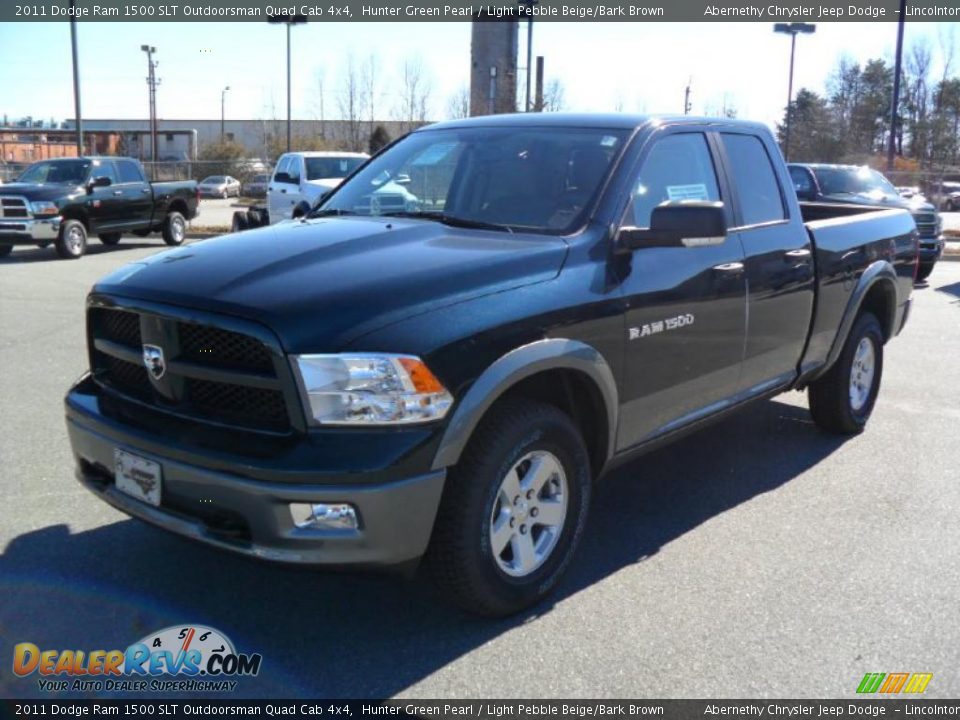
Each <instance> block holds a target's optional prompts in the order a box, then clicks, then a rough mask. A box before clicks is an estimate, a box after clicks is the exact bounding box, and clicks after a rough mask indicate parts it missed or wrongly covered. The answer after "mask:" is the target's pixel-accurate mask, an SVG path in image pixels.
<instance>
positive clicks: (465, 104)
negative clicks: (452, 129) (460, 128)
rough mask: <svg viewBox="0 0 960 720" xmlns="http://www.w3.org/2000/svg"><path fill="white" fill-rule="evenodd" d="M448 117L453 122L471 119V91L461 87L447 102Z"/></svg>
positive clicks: (463, 86)
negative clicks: (466, 118)
mask: <svg viewBox="0 0 960 720" xmlns="http://www.w3.org/2000/svg"><path fill="white" fill-rule="evenodd" d="M447 117H449V118H450V119H451V120H459V119H460V118H465V117H470V90H469V89H467V86H466V85H461V86H460V87H459V88H457V91H456V92H455V93H454V94H453V95H451V96H450V99H449V100H447Z"/></svg>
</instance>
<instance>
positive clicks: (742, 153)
mask: <svg viewBox="0 0 960 720" xmlns="http://www.w3.org/2000/svg"><path fill="white" fill-rule="evenodd" d="M720 137H721V139H722V141H723V147H724V149H725V150H726V155H727V163H728V165H729V166H730V174H731V181H732V182H733V186H734V188H735V189H736V195H737V198H738V199H739V201H740V214H741V218H740V224H741V225H743V226H750V225H762V224H764V223H770V222H778V221H780V220H785V219H786V217H787V211H786V207H785V206H784V202H783V191H782V190H781V188H780V181H779V180H778V179H777V174H776V172H775V171H774V169H773V163H772V162H771V160H770V155H769V154H767V149H766V148H765V147H764V146H763V142H761V140H760V138H758V137H756V136H755V135H740V134H734V133H721V135H720Z"/></svg>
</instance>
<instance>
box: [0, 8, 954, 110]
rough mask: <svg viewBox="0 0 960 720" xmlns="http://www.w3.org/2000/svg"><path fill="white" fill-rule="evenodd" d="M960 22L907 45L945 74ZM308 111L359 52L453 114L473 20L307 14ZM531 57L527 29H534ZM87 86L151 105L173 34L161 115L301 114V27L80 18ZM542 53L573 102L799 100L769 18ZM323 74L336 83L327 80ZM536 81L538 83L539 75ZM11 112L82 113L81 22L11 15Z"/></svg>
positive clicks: (702, 106)
mask: <svg viewBox="0 0 960 720" xmlns="http://www.w3.org/2000/svg"><path fill="white" fill-rule="evenodd" d="M953 25H954V24H953V23H908V24H907V26H906V41H905V45H906V46H907V47H908V48H909V46H910V45H911V43H912V42H914V41H916V40H918V39H920V38H927V40H928V41H929V42H930V44H931V46H932V48H933V50H934V60H935V64H934V73H935V74H936V73H939V68H940V65H941V58H940V40H939V38H940V37H941V36H944V37H946V36H948V35H949V33H951V32H954V30H953ZM896 27H897V26H896V24H895V23H891V22H875V23H849V22H841V23H820V24H819V25H818V26H817V32H816V34H814V35H811V36H801V37H799V38H798V40H797V60H796V70H795V80H794V87H795V89H798V88H800V87H808V88H811V89H813V90H816V91H822V90H823V88H824V84H825V81H826V78H827V76H828V75H829V73H830V72H831V70H832V69H833V68H834V66H835V65H836V63H837V60H838V58H839V57H840V56H841V55H842V54H846V55H848V56H849V57H851V58H852V59H854V60H856V61H860V62H863V61H865V60H866V59H869V58H872V57H883V58H886V59H888V60H890V61H891V62H892V58H893V54H894V48H895V46H896ZM292 37H293V42H292V57H293V63H292V66H293V73H292V85H293V92H292V114H293V117H294V118H303V119H313V118H319V117H320V107H321V103H320V98H321V96H322V97H323V98H324V102H323V114H324V116H325V118H327V119H333V118H336V117H338V116H339V113H338V108H337V96H338V94H339V93H338V91H339V86H340V82H341V80H342V76H343V68H344V66H345V63H346V59H347V57H348V56H350V55H352V56H353V57H354V58H355V59H356V60H357V61H358V62H359V61H363V60H365V59H366V58H368V57H369V56H370V55H374V56H376V58H377V64H378V68H379V73H378V74H379V85H380V89H381V93H380V95H379V97H378V98H377V107H378V108H379V109H378V111H377V115H378V116H379V119H391V117H392V115H393V113H394V109H395V107H396V105H397V103H398V99H399V93H398V91H397V88H398V87H399V74H400V69H401V67H402V65H403V63H404V61H405V60H407V59H410V58H419V60H420V61H421V62H422V64H423V66H424V67H425V68H426V74H427V77H428V79H429V82H430V85H431V88H432V92H431V102H430V117H431V119H443V118H444V117H446V116H447V107H448V101H449V98H450V97H451V96H452V95H454V94H455V93H456V92H457V90H458V89H459V88H461V87H466V86H468V84H469V69H470V62H469V51H470V24H469V23H468V22H462V23H435V22H428V23H406V22H404V23H308V24H306V25H301V26H296V27H294V28H293V33H292ZM520 37H521V47H520V62H521V64H523V61H524V59H525V53H526V50H525V38H526V28H525V27H522V28H521V33H520ZM78 38H79V56H80V60H79V64H80V73H81V97H82V110H83V115H84V117H87V118H145V117H147V114H148V99H147V85H146V81H145V78H146V65H147V62H146V55H145V54H144V53H143V52H141V50H140V46H141V45H143V44H150V45H153V46H155V47H156V48H157V54H156V56H155V57H156V59H157V60H158V61H159V63H160V64H159V67H158V70H157V75H158V77H159V78H160V79H161V85H160V86H159V88H158V91H157V109H158V116H159V117H161V118H169V119H193V118H210V119H219V118H220V100H221V90H222V89H223V88H224V87H225V86H230V88H231V89H230V90H229V91H228V93H227V95H226V104H225V114H226V116H227V118H235V119H247V118H272V117H285V112H286V65H285V60H286V33H285V29H284V28H283V27H282V26H274V25H267V24H266V23H256V22H235V23H207V22H196V23H159V22H154V23H107V22H103V23H99V22H81V23H79V24H78ZM533 51H534V55H543V56H544V57H545V75H546V79H547V81H548V82H549V81H550V79H551V78H558V79H560V80H561V81H562V83H563V85H564V89H565V105H566V107H565V108H564V109H566V110H570V111H585V112H590V111H603V112H606V111H614V110H617V109H622V110H623V111H625V112H650V113H656V112H664V113H679V112H682V111H683V98H684V89H685V87H686V85H687V83H688V82H690V84H691V91H692V95H691V101H692V104H693V112H694V113H696V114H717V113H719V112H720V110H721V109H722V107H723V106H724V104H725V103H726V104H727V105H733V106H735V107H736V109H737V112H738V115H739V117H742V118H748V119H751V120H758V121H761V122H766V123H768V124H771V125H772V124H773V123H775V122H777V121H778V120H779V119H780V117H781V116H782V112H783V108H784V106H785V104H786V95H787V76H788V68H789V56H790V41H789V38H788V37H787V36H784V35H777V34H774V33H773V32H772V27H771V24H770V23H769V22H757V23H727V22H716V23H708V22H704V23H640V22H637V23H612V22H597V23H589V22H581V23H559V22H541V23H536V24H535V25H534V39H533ZM321 79H322V87H323V92H322V93H321V91H320V89H321ZM519 80H520V86H521V87H522V86H523V84H524V79H523V76H522V75H521V76H520V78H519ZM0 88H4V91H3V92H2V93H0V119H2V116H3V115H7V116H8V117H9V118H10V119H11V120H13V119H17V118H20V117H23V116H27V115H30V116H33V117H34V118H35V119H39V118H43V119H50V118H55V119H57V120H58V121H59V120H63V119H66V118H70V117H72V116H73V93H72V77H71V64H70V32H69V24H68V23H67V22H46V23H0Z"/></svg>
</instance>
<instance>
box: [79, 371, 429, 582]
mask: <svg viewBox="0 0 960 720" xmlns="http://www.w3.org/2000/svg"><path fill="white" fill-rule="evenodd" d="M89 384H90V383H89V380H85V381H81V383H80V384H79V385H78V386H77V387H75V388H74V389H72V390H71V392H70V393H69V394H68V395H67V398H66V406H67V431H68V435H69V437H70V444H71V446H72V449H73V453H74V457H75V460H76V463H77V469H76V476H77V479H78V480H79V481H80V482H81V484H83V485H84V486H85V487H86V488H87V489H89V490H90V491H91V492H93V493H94V494H95V495H97V496H98V497H99V498H100V499H102V500H103V501H105V502H107V503H109V504H110V505H112V506H113V507H115V508H117V509H118V510H121V511H123V512H125V513H127V514H128V515H132V516H133V517H136V518H140V519H141V520H145V521H147V522H149V523H151V524H153V525H156V526H158V527H161V528H163V529H165V530H169V531H171V532H174V533H176V534H178V535H181V536H184V537H187V538H190V539H192V540H197V541H199V542H202V543H205V544H207V545H211V546H215V547H218V548H222V549H225V550H230V551H232V552H237V553H241V554H243V555H248V556H251V557H256V558H260V559H264V560H272V561H279V562H286V563H297V564H312V565H337V566H341V565H344V566H354V565H380V566H389V565H399V564H402V563H405V562H407V561H410V560H414V559H416V558H419V557H420V556H421V555H423V553H424V552H425V551H426V548H427V543H428V542H429V540H430V534H431V532H432V530H433V523H434V519H435V517H436V513H437V507H438V506H439V503H440V496H441V494H442V492H443V484H444V480H445V477H446V472H445V471H444V470H440V471H432V472H425V473H422V474H413V475H412V476H411V475H407V476H402V477H399V478H396V479H386V480H385V479H384V474H383V473H382V472H380V473H377V475H376V479H377V481H376V482H363V481H362V479H361V480H359V481H358V479H357V478H356V477H355V476H351V477H350V478H349V479H346V478H341V480H340V481H339V482H337V481H336V480H334V479H332V478H330V476H324V475H323V474H322V471H321V470H319V469H318V471H317V472H316V473H315V474H314V475H313V478H314V481H313V482H299V481H298V482H290V481H289V480H290V473H288V472H285V471H284V470H283V469H281V468H276V475H277V477H278V478H279V479H280V481H277V482H271V481H269V480H265V479H264V478H263V470H262V468H259V469H258V470H257V471H255V469H254V468H253V467H250V466H246V465H244V464H241V463H240V462H236V463H234V464H233V466H224V463H223V459H222V456H217V454H216V453H210V458H209V461H205V460H203V456H202V455H201V454H199V453H198V452H196V451H193V452H192V453H191V454H190V456H189V459H185V458H184V457H183V456H182V455H180V456H177V450H176V449H175V448H174V447H169V448H165V447H164V446H163V445H162V444H159V443H156V442H154V443H150V442H149V441H147V440H145V439H144V438H143V437H142V436H140V435H138V433H136V432H134V431H133V430H131V429H129V428H125V427H124V426H122V425H118V424H117V423H116V422H115V421H114V420H113V419H111V418H109V417H106V416H103V415H100V414H99V412H98V411H97V407H98V406H97V405H96V404H95V403H94V404H91V403H90V402H89V399H90V395H89V394H88V391H89ZM78 388H79V389H78ZM238 442H239V441H238ZM116 449H120V450H125V451H127V452H131V453H133V454H135V455H139V456H141V457H145V458H147V459H149V460H152V461H154V462H156V463H159V464H160V466H161V469H162V470H161V472H162V490H161V504H160V506H159V507H155V506H153V505H149V504H147V503H145V502H142V501H140V500H138V499H135V498H133V497H131V496H129V495H126V494H124V493H123V492H121V491H119V490H118V489H117V488H116V485H115V480H114V451H115V450H116ZM175 456H176V457H175ZM399 474H401V475H402V473H399ZM297 476H298V477H302V475H301V473H297ZM321 477H322V478H323V482H322V483H318V482H316V481H315V480H316V478H321ZM291 503H350V504H351V505H353V506H354V507H355V508H356V511H357V514H358V517H359V528H358V529H356V530H353V529H351V530H343V529H314V528H298V527H296V525H295V524H294V522H293V518H292V516H291V514H290V508H289V505H290V504H291Z"/></svg>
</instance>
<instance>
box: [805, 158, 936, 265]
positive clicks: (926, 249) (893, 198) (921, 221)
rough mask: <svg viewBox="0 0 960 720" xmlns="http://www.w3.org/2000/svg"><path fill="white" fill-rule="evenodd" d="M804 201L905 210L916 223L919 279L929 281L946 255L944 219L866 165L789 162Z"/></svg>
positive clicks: (932, 206)
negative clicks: (942, 256)
mask: <svg viewBox="0 0 960 720" xmlns="http://www.w3.org/2000/svg"><path fill="white" fill-rule="evenodd" d="M787 167H788V168H789V170H790V177H791V179H792V180H793V187H794V189H795V190H796V192H797V197H798V198H799V199H800V200H801V201H814V202H826V203H840V204H844V205H845V204H852V205H861V206H871V207H878V208H903V209H904V210H907V211H909V212H910V214H911V215H912V216H913V220H914V222H916V224H917V233H918V234H919V238H920V250H919V252H920V255H919V260H920V264H919V266H918V267H917V280H918V281H921V280H926V279H927V277H929V275H930V273H931V272H933V266H934V265H936V263H937V260H939V259H940V256H941V255H942V254H943V247H944V244H943V219H942V218H941V217H940V213H939V212H937V209H936V207H934V205H933V204H931V203H929V202H927V201H926V200H925V199H924V198H923V197H918V196H913V197H909V198H906V197H903V196H902V195H901V194H900V193H899V192H897V189H896V187H894V185H893V183H891V182H890V181H889V180H887V178H885V177H884V176H883V175H882V174H881V173H879V172H877V171H876V170H873V169H872V168H869V167H865V166H863V165H824V164H819V163H790V164H789V165H788V166H787Z"/></svg>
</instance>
